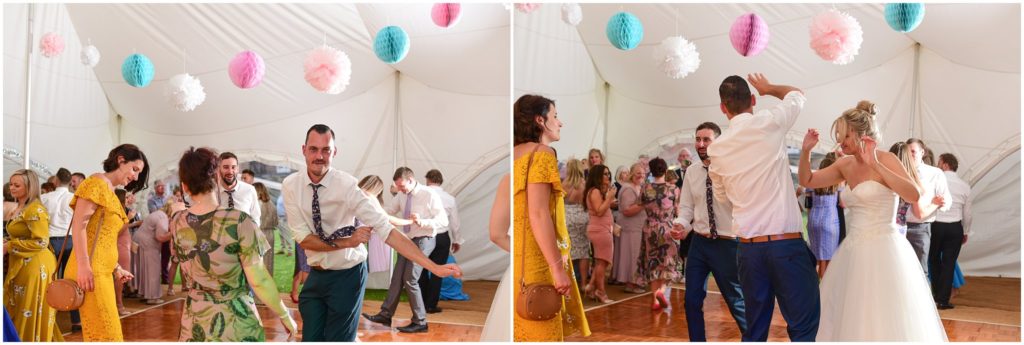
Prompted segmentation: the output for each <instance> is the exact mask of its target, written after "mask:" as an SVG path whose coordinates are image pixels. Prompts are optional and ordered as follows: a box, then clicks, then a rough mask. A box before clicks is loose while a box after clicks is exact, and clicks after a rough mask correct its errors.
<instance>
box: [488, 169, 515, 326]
mask: <svg viewBox="0 0 1024 345" xmlns="http://www.w3.org/2000/svg"><path fill="white" fill-rule="evenodd" d="M508 185H509V175H508V174H505V176H503V177H502V178H501V182H499V183H498V192H497V193H495V194H496V195H495V196H494V205H493V206H491V218H490V225H489V231H490V234H491V242H494V244H495V245H497V246H498V247H500V248H501V249H502V250H504V251H505V252H506V253H507V252H508V250H509V244H510V243H509V239H510V237H511V236H510V235H511V230H512V228H511V227H510V224H511V223H510V219H509V215H508V213H509V207H508V205H509V203H508V190H509V186H508ZM510 281H512V267H508V268H506V269H505V274H504V275H502V276H501V283H498V291H497V292H495V293H494V301H492V302H491V310H490V312H488V313H487V321H484V329H483V331H482V332H481V333H480V341H482V342H509V341H512V288H511V287H510V286H509V282H510Z"/></svg>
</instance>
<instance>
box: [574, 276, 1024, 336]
mask: <svg viewBox="0 0 1024 345" xmlns="http://www.w3.org/2000/svg"><path fill="white" fill-rule="evenodd" d="M670 290H671V292H670V293H669V294H670V295H669V296H668V297H669V303H670V304H671V308H670V309H668V310H663V311H657V312H656V311H651V304H650V302H651V294H650V293H646V294H643V295H639V296H637V297H633V298H631V299H625V300H621V301H617V303H613V304H607V305H603V306H598V307H594V308H591V309H589V310H588V311H587V320H588V321H589V323H590V330H591V332H592V333H593V334H592V335H591V336H590V337H581V336H573V337H568V338H566V339H565V340H566V341H615V342H655V341H673V342H686V341H689V332H688V331H687V330H686V313H685V312H684V310H683V290H682V289H679V288H673V289H670ZM634 296H636V295H634ZM704 320H705V329H706V331H705V332H706V334H707V338H708V341H740V331H739V328H738V327H736V322H735V321H734V320H733V319H732V316H731V315H730V314H729V309H728V307H726V305H725V300H724V299H722V295H720V294H717V293H713V292H709V293H708V297H707V298H706V299H705V300H704ZM942 324H943V326H944V327H945V328H946V334H947V335H948V337H949V341H972V342H976V341H986V342H993V341H999V342H1002V341H1012V342H1020V338H1021V336H1020V334H1021V328H1020V327H1014V326H1005V325H997V324H988V323H979V322H970V321H956V320H945V319H944V320H942ZM768 341H789V337H788V335H787V334H786V321H785V320H783V318H782V314H781V313H780V312H779V308H778V305H776V307H775V315H774V316H773V317H772V323H771V329H770V330H769V333H768Z"/></svg>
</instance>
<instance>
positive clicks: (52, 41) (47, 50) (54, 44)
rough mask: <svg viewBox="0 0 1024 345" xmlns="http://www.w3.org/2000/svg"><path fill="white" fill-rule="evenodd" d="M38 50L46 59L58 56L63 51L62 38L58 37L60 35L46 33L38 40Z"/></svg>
mask: <svg viewBox="0 0 1024 345" xmlns="http://www.w3.org/2000/svg"><path fill="white" fill-rule="evenodd" d="M39 50H40V51H42V53H43V56H45V57H48V58H52V57H54V56H57V55H60V53H61V52H63V51H64V37H60V35H58V34H56V33H53V32H47V33H46V34H45V35H43V38H42V39H40V40H39Z"/></svg>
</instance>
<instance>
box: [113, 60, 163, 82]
mask: <svg viewBox="0 0 1024 345" xmlns="http://www.w3.org/2000/svg"><path fill="white" fill-rule="evenodd" d="M155 72H156V70H155V69H154V68H153V63H152V62H150V61H149V58H147V57H146V56H145V55H142V54H132V55H128V57H127V58H125V59H124V63H123V64H121V76H122V77H124V81H125V82H127V83H128V85H131V86H134V87H146V86H147V85H149V82H151V81H153V74H154V73H155Z"/></svg>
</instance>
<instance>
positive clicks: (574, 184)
mask: <svg viewBox="0 0 1024 345" xmlns="http://www.w3.org/2000/svg"><path fill="white" fill-rule="evenodd" d="M563 184H564V185H565V186H568V187H571V188H573V189H582V188H583V186H584V185H585V184H586V179H585V178H584V176H583V161H581V160H579V159H576V158H570V159H569V161H568V162H566V163H565V182H564V183H563Z"/></svg>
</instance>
